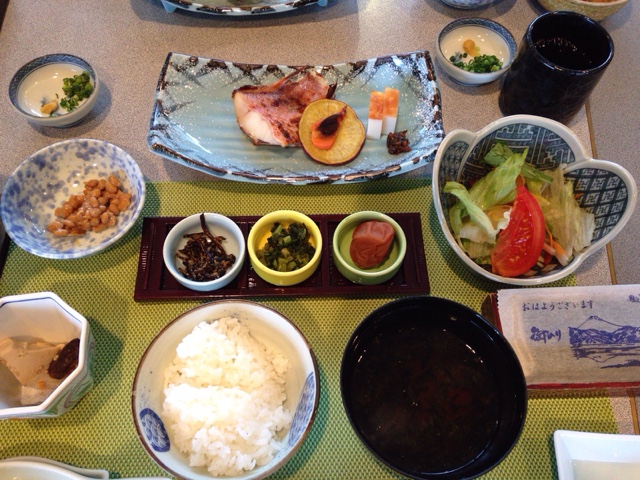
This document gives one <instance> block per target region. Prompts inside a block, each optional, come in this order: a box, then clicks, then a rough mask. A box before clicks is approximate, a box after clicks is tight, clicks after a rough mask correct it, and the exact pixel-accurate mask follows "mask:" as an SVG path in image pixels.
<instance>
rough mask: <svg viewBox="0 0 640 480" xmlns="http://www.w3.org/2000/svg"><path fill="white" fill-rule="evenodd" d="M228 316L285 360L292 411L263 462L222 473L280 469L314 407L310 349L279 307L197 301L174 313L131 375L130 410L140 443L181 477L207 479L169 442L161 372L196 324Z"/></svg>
mask: <svg viewBox="0 0 640 480" xmlns="http://www.w3.org/2000/svg"><path fill="white" fill-rule="evenodd" d="M222 317H233V318H236V319H238V321H239V322H240V323H241V324H242V325H245V326H246V327H248V329H249V333H250V335H251V336H252V337H253V338H254V339H255V340H257V341H258V342H260V343H262V344H264V345H265V346H266V347H267V348H273V349H274V350H276V351H279V352H281V353H282V354H283V355H284V356H285V357H286V358H287V359H288V360H289V369H288V370H287V373H286V379H285V382H286V384H285V393H286V400H285V402H284V407H285V408H287V409H288V410H289V411H290V412H292V413H293V420H292V422H291V426H290V428H289V429H288V430H287V431H284V432H281V434H282V435H281V437H279V440H280V442H281V445H282V447H281V449H280V450H279V451H278V452H277V453H276V454H275V456H274V458H273V459H272V460H271V461H270V462H269V463H267V464H266V465H261V466H256V467H255V468H254V469H253V470H249V471H246V472H245V473H244V474H243V475H239V476H233V477H228V476H227V477H224V478H228V479H229V478H233V479H243V480H249V479H251V480H254V479H257V478H265V477H267V476H269V475H271V474H273V473H274V472H275V471H276V470H278V469H279V468H281V467H282V466H283V465H284V464H285V463H286V462H287V461H288V460H289V459H290V458H291V457H292V456H293V455H294V454H295V452H296V451H297V450H298V449H299V448H300V446H301V445H302V444H303V443H304V441H305V439H306V438H307V436H308V434H309V432H310V430H311V427H312V425H313V421H314V419H315V416H316V412H317V410H318V403H319V399H320V383H319V381H320V379H319V376H318V365H317V362H316V358H315V355H314V353H313V350H312V348H311V346H310V344H309V343H308V341H307V340H306V338H305V337H304V335H303V333H302V332H301V331H300V330H299V329H298V328H297V327H296V326H295V325H294V324H293V322H292V321H291V320H289V319H288V318H287V317H285V316H284V315H282V314H281V313H279V312H278V311H276V310H274V309H272V308H270V307H268V306H265V305H262V304H259V303H256V302H251V301H247V300H221V301H214V302H210V303H207V304H204V305H200V306H198V307H195V308H193V309H191V310H188V311H186V312H185V313H183V314H181V315H179V316H178V317H177V318H175V319H174V320H173V321H171V322H170V323H169V324H168V325H167V326H166V327H164V328H163V329H162V330H161V331H160V332H159V333H158V334H157V335H156V336H155V338H154V339H153V340H152V341H151V343H150V344H149V346H148V347H147V349H146V351H145V352H144V354H143V355H142V358H141V360H140V362H139V364H138V368H137V369H136V374H135V377H134V379H133V387H132V395H131V408H132V413H133V422H134V425H135V428H136V431H137V433H138V437H139V439H140V441H141V443H142V446H143V447H144V449H145V450H146V451H147V453H148V454H149V455H150V456H151V458H152V459H153V460H154V461H155V462H156V463H157V464H158V465H159V466H160V467H162V468H163V469H165V470H166V471H167V472H169V473H170V474H172V475H173V476H175V477H177V478H183V479H185V480H211V479H212V478H214V477H212V475H211V474H209V473H208V472H207V469H206V467H195V466H190V465H189V458H188V456H187V455H186V454H185V453H182V452H180V451H179V450H178V448H177V447H176V445H175V444H174V442H173V441H172V437H173V432H172V431H171V430H170V429H169V428H168V426H165V424H164V421H163V419H162V411H163V402H164V399H165V395H164V383H165V370H166V368H167V367H168V366H169V365H170V364H171V362H172V361H173V359H174V357H175V352H176V348H177V347H178V345H179V344H180V343H181V342H182V340H183V339H184V337H185V336H187V335H188V334H189V333H191V332H192V331H193V329H194V327H195V326H196V325H198V324H200V323H201V322H213V321H214V320H217V319H220V318H222ZM294 412H295V413H294Z"/></svg>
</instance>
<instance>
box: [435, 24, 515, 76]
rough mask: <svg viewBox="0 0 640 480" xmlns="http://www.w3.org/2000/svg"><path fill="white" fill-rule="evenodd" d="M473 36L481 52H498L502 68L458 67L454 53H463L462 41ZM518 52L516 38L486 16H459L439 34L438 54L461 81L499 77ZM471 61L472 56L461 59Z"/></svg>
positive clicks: (449, 73) (488, 53) (480, 53)
mask: <svg viewBox="0 0 640 480" xmlns="http://www.w3.org/2000/svg"><path fill="white" fill-rule="evenodd" d="M466 40H473V42H474V43H475V46H476V47H477V48H478V50H477V52H478V55H495V56H496V57H497V58H498V60H500V62H502V68H501V69H500V70H496V71H495V72H487V73H475V72H469V71H466V70H463V69H462V68H460V67H456V66H455V65H454V64H453V63H452V62H451V57H452V56H456V55H458V54H462V53H464V48H463V44H464V42H465V41H466ZM515 55H516V41H515V39H514V38H513V35H511V33H510V32H509V30H507V29H506V28H505V27H503V26H502V25H500V24H499V23H497V22H494V21H493V20H488V19H486V18H460V19H458V20H454V21H453V22H451V23H449V24H448V25H447V26H446V27H444V28H443V29H442V30H441V31H440V34H439V35H438V44H437V45H436V57H437V59H438V62H439V63H440V66H441V67H442V68H443V70H444V71H445V72H446V73H447V74H448V75H449V76H450V77H451V78H452V79H453V80H455V81H456V82H458V83H460V84H462V85H482V84H485V83H489V82H493V81H494V80H497V79H498V78H500V77H501V76H502V75H503V74H504V73H505V72H506V71H507V69H508V68H509V67H510V66H511V63H512V62H513V59H514V58H515ZM461 60H462V61H463V62H465V63H468V62H469V60H471V57H470V56H467V57H466V58H463V59H461Z"/></svg>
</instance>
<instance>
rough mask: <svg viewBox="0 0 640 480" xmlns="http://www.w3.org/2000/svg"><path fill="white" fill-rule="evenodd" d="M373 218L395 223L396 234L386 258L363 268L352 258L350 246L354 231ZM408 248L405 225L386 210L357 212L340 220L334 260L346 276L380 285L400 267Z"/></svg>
mask: <svg viewBox="0 0 640 480" xmlns="http://www.w3.org/2000/svg"><path fill="white" fill-rule="evenodd" d="M369 220H377V221H379V222H386V223H388V224H389V225H391V226H392V227H393V231H394V233H395V237H394V239H393V243H392V244H391V248H390V249H389V254H388V255H387V257H386V258H385V259H384V261H383V262H382V263H381V264H379V265H377V266H375V267H372V268H366V269H363V268H360V267H358V266H357V265H356V264H355V263H354V262H353V260H352V259H351V254H350V253H349V247H350V245H351V238H352V236H353V231H354V230H355V229H356V227H357V226H358V225H359V224H361V223H363V222H367V221H369ZM406 252H407V238H406V237H405V234H404V231H403V230H402V227H400V225H398V223H397V222H396V221H395V220H394V219H392V218H391V217H389V216H388V215H385V214H384V213H379V212H371V211H362V212H356V213H353V214H351V215H349V216H348V217H346V218H345V219H343V220H342V221H341V222H340V223H339V224H338V227H337V228H336V231H335V233H334V234H333V262H334V263H335V265H336V267H337V268H338V271H339V272H340V273H341V274H342V275H344V277H345V278H347V279H348V280H350V281H352V282H353V283H359V284H361V285H379V284H380V283H384V282H386V281H387V280H390V279H391V278H392V277H393V276H394V275H395V274H396V273H398V270H400V267H401V266H402V262H403V260H404V256H405V253H406Z"/></svg>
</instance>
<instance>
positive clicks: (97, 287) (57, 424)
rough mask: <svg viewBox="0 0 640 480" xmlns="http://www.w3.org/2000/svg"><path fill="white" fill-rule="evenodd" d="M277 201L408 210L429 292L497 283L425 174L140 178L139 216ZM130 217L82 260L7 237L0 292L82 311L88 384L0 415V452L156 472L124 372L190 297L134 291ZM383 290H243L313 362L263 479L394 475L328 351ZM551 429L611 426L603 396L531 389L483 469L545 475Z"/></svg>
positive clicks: (250, 209) (125, 472)
mask: <svg viewBox="0 0 640 480" xmlns="http://www.w3.org/2000/svg"><path fill="white" fill-rule="evenodd" d="M278 209H295V210H299V211H301V212H305V213H307V214H320V213H351V212H354V211H358V210H378V211H382V212H420V214H421V217H422V230H423V234H424V244H425V253H426V260H427V269H428V272H429V280H430V284H431V295H434V296H440V297H446V298H450V299H453V300H456V301H458V302H460V303H463V304H465V305H468V306H469V307H471V308H473V309H475V310H477V311H479V310H480V305H481V303H482V301H483V299H484V298H485V296H486V295H487V293H489V292H494V291H496V290H497V289H499V288H502V286H501V285H499V284H496V283H493V282H489V281H484V280H482V279H480V278H479V277H477V276H475V275H474V274H472V273H471V272H470V271H469V270H468V269H467V267H466V266H465V265H464V264H463V263H462V262H461V261H460V260H459V259H458V258H457V257H456V256H455V254H454V253H453V251H452V250H451V249H450V248H449V247H448V245H447V243H446V240H445V238H444V236H443V235H442V232H441V229H440V226H439V224H438V220H437V216H436V213H435V209H434V207H433V203H432V195H431V182H430V180H429V179H428V178H418V177H409V176H405V177H395V178H392V179H386V180H384V181H372V182H367V183H361V184H355V185H310V186H295V187H294V186H286V185H282V186H280V185H278V186H275V185H257V184H249V183H237V182H197V183H185V182H163V183H149V184H147V198H146V204H145V207H144V211H143V216H159V215H166V216H171V215H180V216H186V215H189V214H193V213H198V212H200V211H214V212H219V213H222V214H226V215H258V214H264V213H267V212H269V211H272V210H278ZM141 226H142V219H139V220H138V222H137V224H136V225H135V226H134V228H133V229H132V230H131V231H130V232H129V233H128V234H127V235H126V236H125V237H124V238H123V239H122V240H120V242H119V243H117V244H116V245H114V246H113V247H111V248H110V249H109V250H107V251H105V252H103V253H100V254H97V255H94V256H92V257H89V258H85V259H77V260H48V259H44V258H39V257H36V256H34V255H31V254H29V253H26V252H24V251H22V250H21V249H20V248H18V247H17V246H16V245H15V244H13V243H12V244H11V246H10V249H9V253H8V258H7V263H6V266H5V270H4V272H3V274H2V277H1V278H0V295H2V296H5V295H13V294H18V293H28V292H37V291H43V290H51V291H53V292H55V293H57V294H58V295H60V297H62V298H63V299H64V300H65V301H66V302H67V303H69V304H70V305H71V306H72V307H73V308H75V309H76V310H78V311H79V312H81V313H82V314H84V315H85V316H86V317H87V319H88V320H89V322H90V324H91V328H92V330H93V333H94V335H95V339H96V343H97V359H96V371H95V377H96V384H95V386H94V388H93V389H92V390H91V391H90V392H89V393H88V394H87V396H86V397H85V398H84V399H83V400H82V401H81V402H80V403H79V404H78V406H76V408H75V409H73V410H72V411H70V412H68V413H67V414H65V415H63V416H61V417H58V418H51V419H40V420H10V421H2V422H0V458H8V457H14V456H20V455H36V456H43V457H48V458H52V459H55V460H60V461H63V462H66V463H70V464H74V465H78V466H83V467H87V468H104V469H107V470H109V471H110V472H111V476H112V478H119V477H125V476H144V475H162V474H163V470H162V469H160V468H159V467H158V466H157V465H156V464H155V463H154V462H153V461H152V460H151V458H150V457H149V456H148V455H147V454H146V453H145V451H144V449H143V448H142V446H141V444H140V442H139V440H138V438H137V436H136V433H135V429H134V426H133V421H132V418H131V407H130V394H131V384H132V379H133V376H134V372H135V369H136V365H137V363H138V361H139V359H140V357H141V355H142V353H143V351H144V349H145V348H146V346H147V344H148V343H149V341H150V340H151V339H152V338H153V336H154V335H155V334H156V333H157V332H158V331H159V330H160V329H161V328H162V327H163V326H164V325H165V324H166V323H168V322H169V321H170V320H172V319H173V318H174V317H175V316H177V315H178V314H180V313H181V312H183V311H185V310H187V309H188V308H190V307H193V306H195V305H197V304H198V303H199V302H194V301H153V302H144V303H136V302H134V300H133V291H134V284H135V275H136V269H137V267H138V253H139V248H140V233H141ZM571 284H575V279H574V277H569V278H568V279H566V280H564V281H562V282H559V283H557V284H555V285H558V286H560V285H562V286H564V285H571ZM392 298H394V297H381V296H376V297H372V296H367V297H359V298H358V297H324V296H318V297H304V298H278V299H274V298H264V299H261V298H253V300H255V301H259V302H263V303H265V304H267V305H270V306H271V307H273V308H276V309H277V310H279V311H280V312H282V313H283V314H285V315H286V316H288V317H289V318H290V319H291V320H292V321H293V322H295V323H296V324H297V325H298V327H299V328H300V329H301V330H302V331H303V332H304V334H305V335H306V337H307V338H308V340H309V341H310V343H311V344H312V346H313V348H314V350H315V352H316V355H317V357H318V362H319V367H320V384H321V397H320V406H319V411H318V415H317V417H316V420H315V423H314V425H313V429H312V431H311V434H310V436H309V437H308V438H307V440H306V442H305V443H304V445H303V446H302V448H301V449H300V450H299V451H298V453H297V454H296V455H295V456H294V457H293V458H292V459H291V460H290V461H289V462H288V463H287V464H286V466H285V467H284V468H282V469H281V470H280V471H278V472H277V473H276V474H275V475H274V478H304V479H329V478H331V479H334V478H335V479H337V478H340V479H365V478H366V479H381V478H397V477H398V475H396V474H395V473H394V472H392V471H391V470H389V469H388V468H387V467H385V466H384V465H382V464H381V463H379V462H378V461H377V460H375V459H374V458H373V456H372V455H370V454H369V453H368V451H367V450H366V448H365V447H364V446H363V445H362V444H361V443H360V442H359V440H358V439H357V437H356V435H355V433H354V432H353V431H352V429H351V427H350V425H349V423H348V420H347V417H346V415H345V413H344V410H343V408H342V402H341V398H340V387H339V369H340V360H341V357H342V351H343V348H344V345H345V344H346V342H347V340H348V338H349V336H350V335H351V332H352V331H353V329H354V328H355V327H356V325H357V324H358V323H359V322H360V320H362V318H364V317H365V316H366V315H367V314H368V313H369V312H370V311H371V310H373V309H375V308H376V307H378V306H380V305H382V304H383V303H386V302H388V301H389V300H391V299H392ZM0 321H1V319H0ZM556 429H574V430H587V431H594V432H616V431H617V426H616V422H615V419H614V416H613V412H612V409H611V405H610V402H609V399H608V397H607V396H606V395H601V396H594V395H571V396H567V395H562V396H560V395H553V394H549V395H546V396H545V397H539V398H531V399H530V400H529V411H528V415H527V420H526V424H525V428H524V431H523V433H522V436H521V438H520V440H519V441H518V443H517V445H516V446H515V448H514V450H513V451H512V452H511V453H510V454H509V456H508V457H507V458H506V459H505V460H504V461H503V462H502V463H501V464H500V465H499V466H498V467H496V468H495V469H494V470H492V471H491V472H489V473H488V474H487V475H486V476H485V478H490V479H519V480H522V479H527V478H531V479H536V480H539V479H547V478H556V477H557V474H556V466H555V457H554V451H553V438H552V435H553V431H554V430H556Z"/></svg>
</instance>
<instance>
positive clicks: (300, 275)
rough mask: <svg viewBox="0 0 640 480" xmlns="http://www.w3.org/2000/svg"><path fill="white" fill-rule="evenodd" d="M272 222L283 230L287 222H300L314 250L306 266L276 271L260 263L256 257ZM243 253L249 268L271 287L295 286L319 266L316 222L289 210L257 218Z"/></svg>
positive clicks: (320, 245) (319, 253) (319, 244)
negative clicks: (246, 252)
mask: <svg viewBox="0 0 640 480" xmlns="http://www.w3.org/2000/svg"><path fill="white" fill-rule="evenodd" d="M275 222H278V223H280V224H281V225H282V226H283V227H285V228H287V227H288V226H289V225H290V224H291V223H294V222H298V223H304V225H305V227H306V228H307V232H308V235H309V244H310V245H312V246H314V247H315V250H316V251H315V253H314V255H313V257H311V260H309V263H307V264H306V265H305V266H303V267H302V268H299V269H298V270H292V271H290V272H279V271H277V270H273V269H271V268H269V267H267V266H266V265H265V264H263V263H262V262H261V261H260V259H259V258H258V250H260V249H262V248H263V247H264V245H265V244H266V243H267V239H268V238H269V237H270V236H271V228H272V227H273V224H274V223H275ZM247 250H248V251H249V260H250V261H251V267H252V268H253V270H254V271H255V272H256V273H257V274H258V276H259V277H260V278H262V279H263V280H265V281H266V282H269V283H271V284H273V285H279V286H283V287H284V286H290V285H297V284H299V283H302V282H304V281H305V280H307V279H308V278H309V277H310V276H311V275H313V274H314V273H315V271H316V270H317V268H318V266H319V265H320V258H321V256H322V234H321V233H320V229H319V228H318V225H316V222H314V221H313V220H311V219H310V218H309V217H308V216H306V215H304V214H302V213H299V212H295V211H293V210H277V211H275V212H271V213H268V214H267V215H265V216H263V217H261V218H260V219H259V220H258V221H257V222H256V223H254V224H253V226H252V227H251V230H250V231H249V236H248V238H247Z"/></svg>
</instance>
